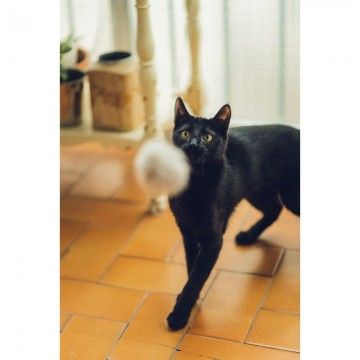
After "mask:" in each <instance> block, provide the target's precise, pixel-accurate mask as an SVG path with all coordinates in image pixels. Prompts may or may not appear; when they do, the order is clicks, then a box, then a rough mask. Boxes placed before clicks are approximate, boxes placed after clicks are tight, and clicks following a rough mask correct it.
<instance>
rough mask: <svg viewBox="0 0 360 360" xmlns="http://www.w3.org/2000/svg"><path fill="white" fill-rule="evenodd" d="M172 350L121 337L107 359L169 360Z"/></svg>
mask: <svg viewBox="0 0 360 360" xmlns="http://www.w3.org/2000/svg"><path fill="white" fill-rule="evenodd" d="M172 352H173V349H172V348H170V347H167V346H163V345H158V344H151V343H147V342H143V341H137V340H132V339H126V338H121V339H120V341H119V342H118V343H117V344H116V346H115V349H114V351H113V352H112V353H111V355H110V356H109V360H169V359H170V356H171V354H172Z"/></svg>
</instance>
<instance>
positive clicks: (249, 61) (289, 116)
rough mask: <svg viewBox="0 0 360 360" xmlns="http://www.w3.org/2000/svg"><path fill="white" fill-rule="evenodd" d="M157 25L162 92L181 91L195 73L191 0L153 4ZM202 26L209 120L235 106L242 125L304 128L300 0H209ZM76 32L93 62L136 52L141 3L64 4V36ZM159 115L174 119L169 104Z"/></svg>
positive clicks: (64, 0) (91, 0) (69, 0)
mask: <svg viewBox="0 0 360 360" xmlns="http://www.w3.org/2000/svg"><path fill="white" fill-rule="evenodd" d="M150 19H151V26H152V33H153V37H154V45H155V54H154V60H155V67H156V68H155V72H156V77H157V93H158V94H160V95H162V94H172V95H173V94H177V93H180V92H181V90H182V89H184V88H185V87H186V86H187V84H188V83H189V79H190V71H191V70H190V53H189V52H190V51H189V41H188V37H187V30H186V22H187V14H186V9H185V2H184V1H180V0H156V1H151V2H150ZM198 21H199V27H200V73H201V80H202V84H203V87H204V92H205V103H204V111H203V112H204V114H206V115H211V114H213V113H215V112H216V111H217V110H218V108H219V107H220V106H221V105H222V104H224V103H225V102H228V103H230V104H231V106H232V110H233V117H234V118H238V119H240V120H241V122H242V123H246V124H247V123H274V122H280V123H287V124H293V125H297V124H298V123H299V0H291V1H289V0H257V1H253V0H212V1H211V2H210V1H204V0H202V1H200V10H199V14H198ZM70 33H72V34H74V36H75V37H77V38H78V43H79V45H80V46H81V47H83V48H85V49H86V50H87V51H89V54H90V58H91V60H92V61H95V60H96V59H97V58H98V56H99V55H100V54H102V53H105V52H109V51H112V50H114V49H116V50H127V51H130V52H132V53H135V54H136V49H135V45H136V38H135V37H136V9H135V1H132V0H61V38H62V39H63V38H65V37H66V36H67V35H69V34H70ZM161 99H162V97H161V96H159V100H158V102H159V101H161ZM172 106H173V104H172V103H171V109H172ZM158 113H159V117H160V119H159V120H160V121H163V120H164V118H166V117H168V115H169V113H168V104H167V103H165V104H159V105H158Z"/></svg>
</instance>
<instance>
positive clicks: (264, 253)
mask: <svg viewBox="0 0 360 360" xmlns="http://www.w3.org/2000/svg"><path fill="white" fill-rule="evenodd" d="M283 252H284V250H283V249H281V248H277V247H272V246H264V245H253V246H238V245H236V244H235V242H233V241H231V242H226V241H224V244H223V248H222V249H221V253H220V256H219V259H218V261H217V263H216V265H215V268H216V269H220V270H230V271H237V272H244V273H252V274H260V275H267V276H271V275H273V274H274V273H275V271H276V269H277V267H278V264H279V262H280V260H281V258H282V256H283ZM172 262H175V263H182V264H184V263H185V254H184V247H183V245H182V244H181V245H180V246H179V247H178V249H177V250H176V252H175V255H174V257H173V258H172Z"/></svg>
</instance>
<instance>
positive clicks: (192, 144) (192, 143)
mask: <svg viewBox="0 0 360 360" xmlns="http://www.w3.org/2000/svg"><path fill="white" fill-rule="evenodd" d="M189 146H191V147H197V146H198V142H197V140H196V139H195V138H194V139H191V140H190V141H189Z"/></svg>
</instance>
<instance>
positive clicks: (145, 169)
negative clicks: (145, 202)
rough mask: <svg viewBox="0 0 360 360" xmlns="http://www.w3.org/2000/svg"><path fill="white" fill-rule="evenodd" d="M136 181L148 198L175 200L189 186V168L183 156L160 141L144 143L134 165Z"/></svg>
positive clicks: (163, 141)
mask: <svg viewBox="0 0 360 360" xmlns="http://www.w3.org/2000/svg"><path fill="white" fill-rule="evenodd" d="M134 166H135V174H136V179H137V181H138V183H139V184H140V186H141V187H142V188H143V189H144V190H145V191H146V192H147V193H148V194H149V195H151V196H159V195H169V196H174V195H177V194H179V193H181V192H182V191H184V190H185V188H186V187H187V185H188V182H189V176H190V166H189V164H188V162H187V159H186V156H185V154H184V153H183V152H182V151H181V150H180V149H179V148H177V147H175V146H174V145H172V144H170V143H169V142H167V141H166V140H163V139H151V140H148V141H146V142H145V143H144V144H143V145H142V146H141V148H140V149H139V151H138V153H137V155H136V158H135V162H134Z"/></svg>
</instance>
